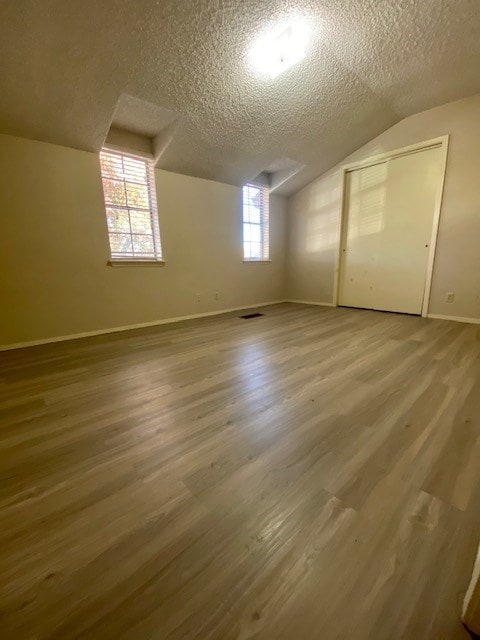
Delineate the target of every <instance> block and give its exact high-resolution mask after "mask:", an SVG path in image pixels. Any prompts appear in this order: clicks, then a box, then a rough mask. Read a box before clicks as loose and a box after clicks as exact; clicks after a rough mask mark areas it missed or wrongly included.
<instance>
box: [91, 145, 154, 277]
mask: <svg viewBox="0 0 480 640" xmlns="http://www.w3.org/2000/svg"><path fill="white" fill-rule="evenodd" d="M100 169H101V175H102V185H103V195H104V203H105V215H106V217H107V227H108V238H109V243H110V255H111V260H110V262H109V264H115V265H116V264H122V263H127V264H130V265H132V264H134V263H135V264H144V263H145V264H146V263H152V262H160V263H161V262H162V247H161V242H160V228H159V223H158V210H157V196H156V189H155V173H154V168H153V162H152V160H151V159H149V158H146V157H144V156H141V155H136V154H132V153H125V152H123V151H117V150H114V149H112V148H108V147H104V148H103V149H102V150H101V152H100ZM135 218H137V220H136V222H135ZM135 225H137V226H136V228H135ZM122 243H123V245H122Z"/></svg>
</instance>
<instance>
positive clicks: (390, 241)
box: [373, 148, 441, 314]
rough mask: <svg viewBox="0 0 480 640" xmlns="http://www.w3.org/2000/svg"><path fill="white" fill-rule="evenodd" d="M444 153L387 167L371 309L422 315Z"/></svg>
mask: <svg viewBox="0 0 480 640" xmlns="http://www.w3.org/2000/svg"><path fill="white" fill-rule="evenodd" d="M440 154H441V152H440V149H439V148H435V149H427V150H423V151H420V152H417V153H412V154H409V155H405V156H400V157H397V158H393V159H392V160H389V161H388V163H387V189H386V203H385V216H384V219H383V224H382V231H381V234H380V236H379V240H380V242H379V243H378V245H377V254H376V270H375V274H374V282H373V298H374V300H373V308H374V309H381V310H385V311H398V312H402V313H414V314H421V312H422V302H423V294H424V290H425V282H426V273H427V262H428V255H429V250H430V249H429V246H430V240H431V235H432V226H433V216H434V211H435V200H436V196H437V190H438V186H439V181H440V172H441V163H440V160H441V158H440Z"/></svg>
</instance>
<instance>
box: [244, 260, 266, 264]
mask: <svg viewBox="0 0 480 640" xmlns="http://www.w3.org/2000/svg"><path fill="white" fill-rule="evenodd" d="M271 262H272V261H271V260H244V261H243V263H244V264H270V263H271Z"/></svg>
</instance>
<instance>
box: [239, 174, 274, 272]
mask: <svg viewBox="0 0 480 640" xmlns="http://www.w3.org/2000/svg"><path fill="white" fill-rule="evenodd" d="M242 195H243V258H244V260H246V261H248V262H250V261H252V262H254V261H256V260H257V261H262V260H268V259H269V225H268V217H269V216H268V188H267V187H261V186H258V185H255V184H246V185H244V187H243V191H242Z"/></svg>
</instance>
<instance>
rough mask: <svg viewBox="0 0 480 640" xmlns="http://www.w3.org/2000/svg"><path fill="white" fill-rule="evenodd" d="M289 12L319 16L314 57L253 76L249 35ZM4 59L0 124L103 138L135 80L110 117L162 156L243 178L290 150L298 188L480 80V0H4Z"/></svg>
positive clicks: (49, 135)
mask: <svg viewBox="0 0 480 640" xmlns="http://www.w3.org/2000/svg"><path fill="white" fill-rule="evenodd" d="M291 14H295V15H297V16H298V15H300V16H304V18H305V19H306V20H307V21H308V24H309V25H310V27H311V29H312V38H311V42H310V44H309V47H308V52H307V56H306V58H305V59H304V60H303V61H301V62H300V63H299V64H297V65H295V66H294V67H292V68H291V69H289V70H288V71H286V72H285V73H284V74H282V75H280V76H279V77H277V78H276V79H275V80H271V79H270V78H269V77H259V76H258V75H256V74H255V73H254V72H252V69H251V67H250V66H249V60H248V50H249V47H250V45H251V43H252V41H253V40H254V38H255V37H256V36H257V35H258V34H259V33H261V32H262V31H264V30H267V29H268V27H269V25H274V24H276V21H277V20H279V19H281V18H282V17H284V16H286V15H291ZM0 60H1V63H0V132H2V133H10V134H14V135H19V136H26V137H29V138H34V139H38V140H45V141H48V142H53V143H57V144H62V145H67V146H71V147H76V148H79V149H86V150H90V151H98V149H99V148H100V147H101V145H102V143H103V141H104V139H105V137H106V135H107V132H108V129H109V127H110V124H111V121H112V119H113V117H114V112H115V108H116V105H117V102H118V101H119V99H120V96H125V95H126V96H130V97H131V98H125V97H123V98H122V100H121V102H120V103H119V104H120V110H117V120H118V119H120V120H123V122H124V123H130V124H131V125H132V128H134V129H135V130H136V133H148V134H149V135H152V136H153V135H156V134H157V133H158V134H160V135H159V138H158V139H159V140H160V142H161V145H160V147H161V155H160V158H159V161H158V166H160V167H163V168H165V169H168V170H171V171H177V172H180V173H186V174H190V175H195V176H200V177H205V178H211V179H214V180H220V181H225V182H230V183H232V184H241V183H242V182H244V181H247V180H250V179H252V178H254V177H255V176H256V175H258V174H260V173H261V172H263V171H265V170H266V169H267V167H269V166H272V165H273V166H275V163H276V162H280V163H281V159H282V158H289V159H291V160H292V161H294V162H296V163H298V164H299V165H304V166H303V168H301V169H300V170H299V171H298V172H297V173H296V174H295V175H294V176H293V177H290V178H289V179H288V180H286V181H285V182H283V183H281V185H280V187H279V188H278V192H280V193H285V194H289V193H292V192H294V191H295V190H297V189H298V188H299V187H301V186H303V185H304V184H306V183H307V182H309V181H310V180H311V179H312V178H314V177H316V176H317V175H319V174H321V173H322V172H323V171H325V170H326V169H328V168H329V167H331V166H332V165H334V164H335V163H336V162H338V161H339V160H341V159H342V158H343V157H345V156H346V155H347V154H348V153H350V152H351V151H353V150H354V149H356V148H357V147H359V146H361V145H362V144H364V143H365V142H366V141H368V140H370V139H371V138H372V137H374V136H375V135H377V134H379V133H380V132H382V131H383V130H385V129H386V128H388V127H390V126H391V125H392V124H394V123H395V122H397V121H398V120H400V119H402V118H404V117H405V116H408V115H410V114H412V113H415V112H418V111H421V110H424V109H427V108H429V107H433V106H436V105H439V104H442V103H444V102H448V101H450V100H454V99H456V98H461V97H464V96H468V95H472V94H474V93H477V92H480V0H317V1H314V0H299V1H298V2H285V1H284V2H282V1H273V0H241V1H240V0H2V1H1V2H0ZM136 101H138V105H139V108H138V110H136V109H135V104H136ZM144 103H145V104H147V106H145V104H144ZM125 105H126V106H125ZM148 105H153V106H150V107H149V106H148ZM130 107H131V108H130ZM155 107H158V111H156V110H155ZM170 113H172V114H176V116H175V117H176V118H177V119H176V120H175V123H174V125H172V124H171V125H170V129H169V132H168V135H167V134H164V135H163V134H161V132H155V131H154V129H155V122H157V120H159V121H162V118H163V116H162V117H160V118H158V117H157V116H158V114H167V115H168V114H170ZM172 117H173V116H172ZM167 119H168V118H167ZM163 120H165V118H163ZM170 120H171V119H170ZM170 120H169V121H170ZM162 135H163V137H162ZM162 141H163V142H162Z"/></svg>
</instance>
